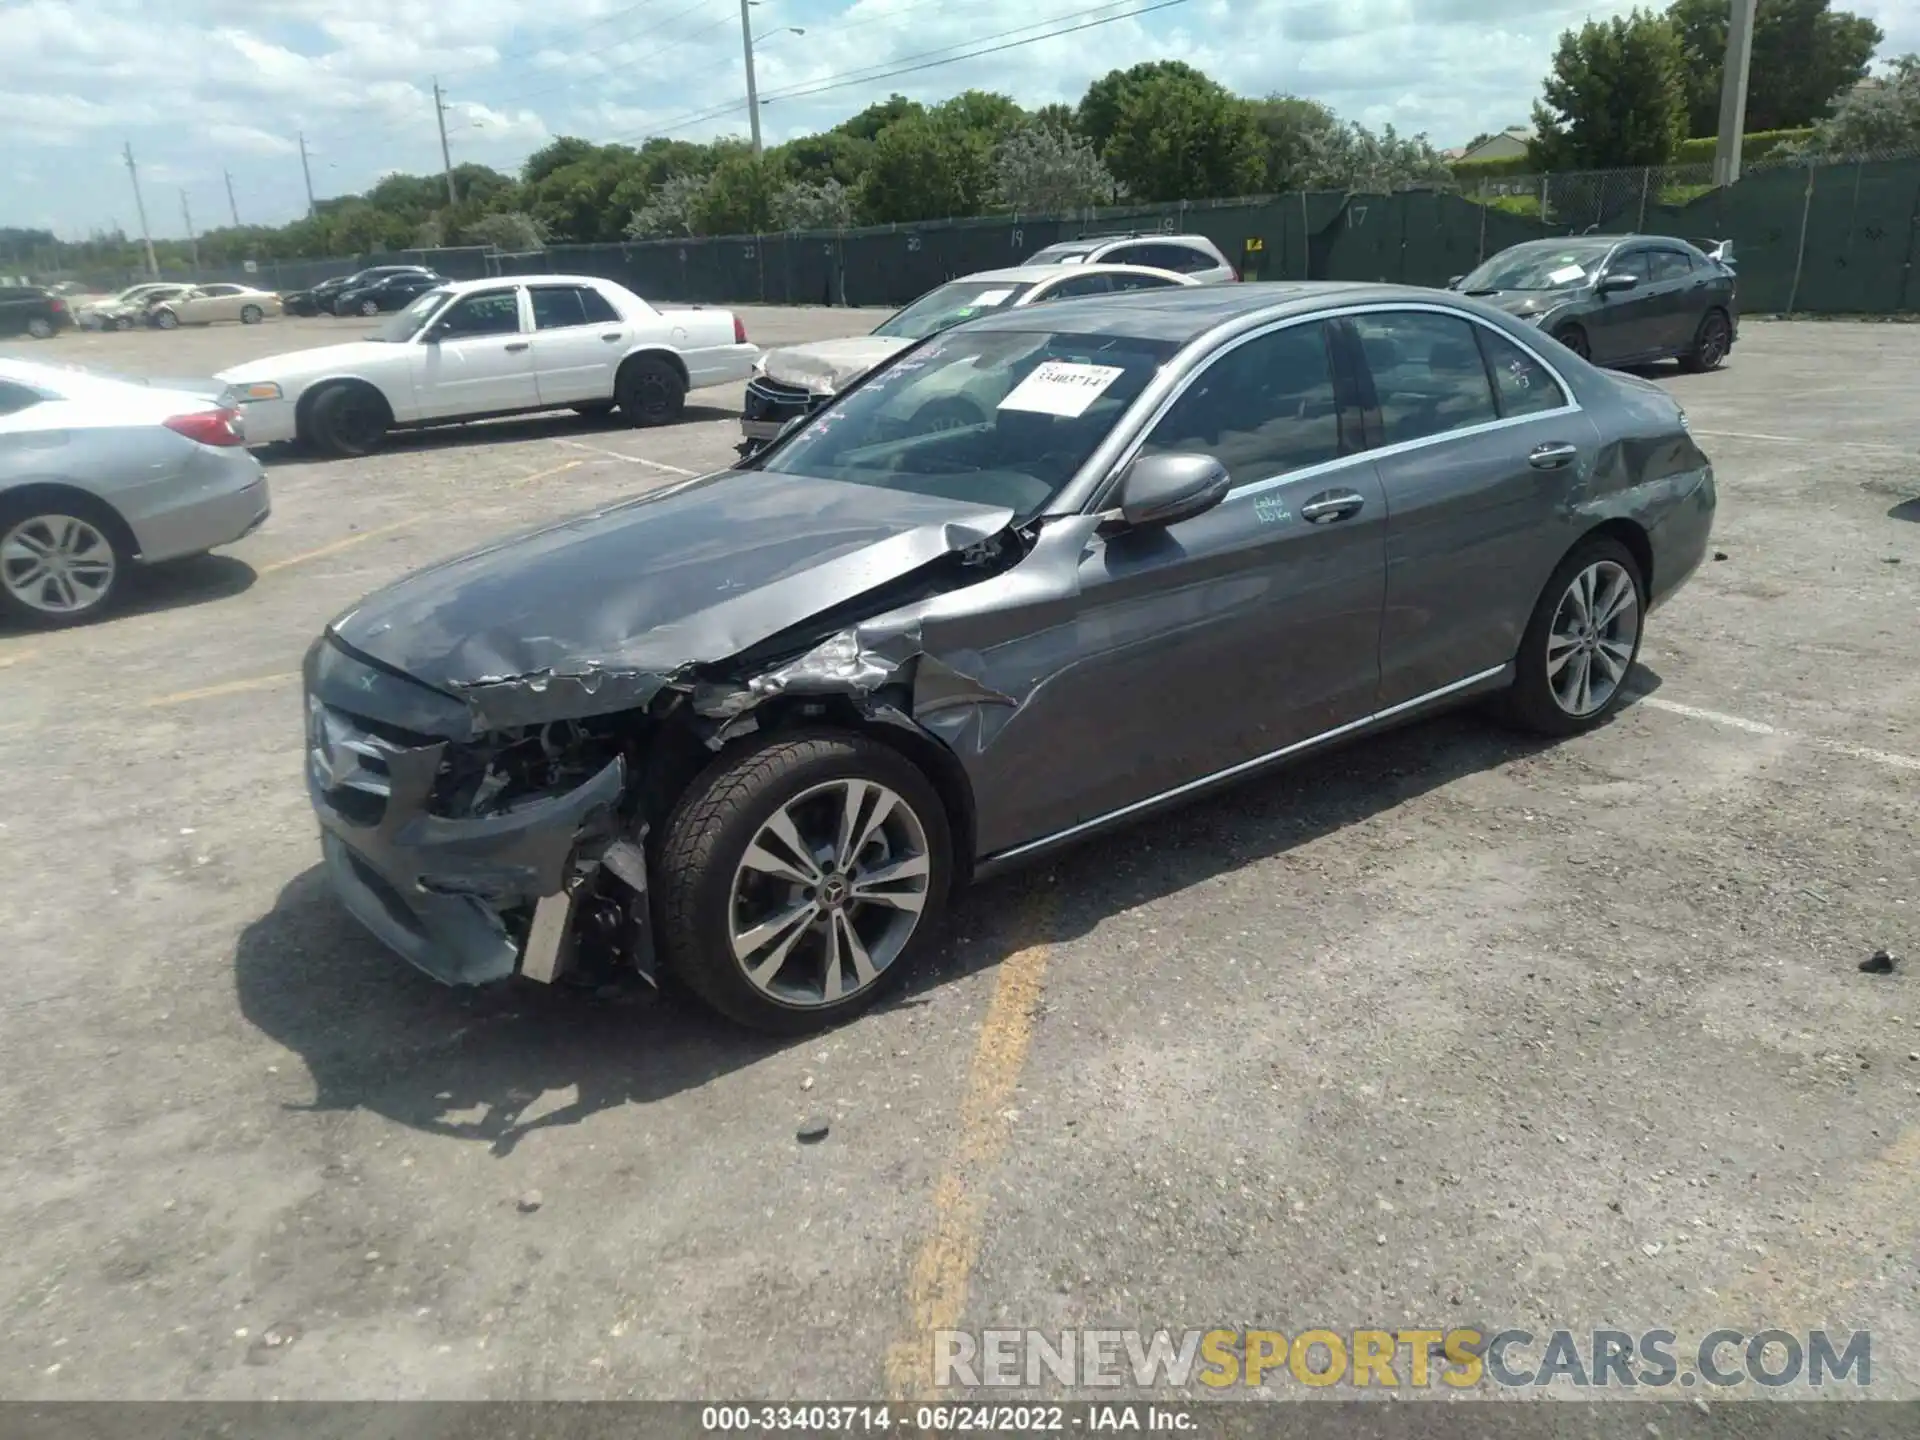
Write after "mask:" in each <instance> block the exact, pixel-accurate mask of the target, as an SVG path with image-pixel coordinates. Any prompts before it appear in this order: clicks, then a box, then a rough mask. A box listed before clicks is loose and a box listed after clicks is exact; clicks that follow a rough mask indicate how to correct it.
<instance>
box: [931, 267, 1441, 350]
mask: <svg viewBox="0 0 1920 1440" xmlns="http://www.w3.org/2000/svg"><path fill="white" fill-rule="evenodd" d="M1436 299H1438V300H1439V301H1441V303H1443V304H1453V303H1454V300H1453V297H1452V296H1451V295H1449V294H1448V293H1447V292H1445V291H1442V290H1428V289H1424V288H1422V287H1420V286H1417V285H1372V284H1364V283H1358V282H1354V281H1347V280H1296V281H1278V280H1268V281H1259V282H1249V283H1244V284H1238V285H1169V286H1167V287H1166V288H1165V289H1162V290H1130V291H1128V292H1127V293H1125V294H1123V295H1089V296H1078V297H1075V298H1074V299H1072V300H1058V301H1053V302H1051V303H1049V304H1047V305H1045V306H1036V307H1034V308H1033V309H1018V310H996V311H993V312H991V313H990V314H987V315H984V316H982V317H980V318H979V319H977V320H970V321H968V322H967V329H969V330H1031V329H1032V328H1033V327H1034V323H1035V321H1036V319H1038V318H1042V317H1051V316H1055V315H1061V314H1071V315H1072V317H1073V318H1072V321H1071V324H1072V327H1073V329H1074V331H1075V332H1076V333H1083V334H1095V335H1120V336H1126V337H1128V338H1131V339H1136V340H1171V341H1174V342H1175V343H1177V344H1181V345H1184V344H1186V343H1187V342H1188V341H1189V340H1193V339H1195V338H1196V337H1198V336H1201V335H1204V334H1206V333H1207V332H1208V331H1210V330H1214V329H1218V328H1219V327H1220V326H1222V325H1227V324H1230V323H1232V322H1233V321H1235V320H1238V319H1242V318H1244V317H1247V316H1253V315H1268V314H1270V315H1271V316H1272V317H1273V318H1276V319H1277V318H1281V317H1284V316H1287V315H1296V314H1297V315H1308V314H1312V313H1313V312H1314V311H1316V310H1323V309H1327V308H1329V307H1331V306H1334V305H1352V304H1362V303H1364V302H1366V301H1369V300H1399V301H1403V302H1411V301H1418V302H1420V303H1423V304H1425V303H1430V302H1433V301H1434V300H1436ZM1056 306H1060V307H1071V309H1070V310H1067V309H1056V308H1055V307H1056ZM1457 308H1461V309H1464V308H1465V307H1463V306H1461V307H1457ZM1049 328H1053V327H1051V326H1049ZM1061 328H1064V325H1063V326H1061Z"/></svg>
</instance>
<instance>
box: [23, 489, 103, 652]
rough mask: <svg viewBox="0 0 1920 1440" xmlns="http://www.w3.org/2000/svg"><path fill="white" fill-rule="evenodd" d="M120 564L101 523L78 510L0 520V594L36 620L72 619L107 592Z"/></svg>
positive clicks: (84, 614) (92, 609)
mask: <svg viewBox="0 0 1920 1440" xmlns="http://www.w3.org/2000/svg"><path fill="white" fill-rule="evenodd" d="M121 569H122V566H121V563H120V557H119V555H118V554H117V553H116V552H115V551H114V548H113V542H112V541H111V540H110V539H108V538H107V535H106V533H105V531H104V530H103V529H102V527H101V526H99V525H97V524H95V523H94V522H93V521H92V520H89V519H86V518H83V517H82V516H78V515H62V514H57V513H56V514H35V515H27V516H24V517H22V518H18V519H15V520H14V521H13V523H12V524H11V525H6V524H5V523H4V522H0V599H4V600H5V602H6V608H8V609H11V610H13V611H14V612H15V613H17V614H20V615H22V616H23V618H26V619H29V620H34V621H37V622H39V623H41V624H53V625H71V624H74V623H76V622H78V621H80V620H84V619H86V618H87V617H88V616H89V615H91V614H92V613H93V612H95V611H97V610H99V609H101V608H102V607H103V606H105V604H106V603H107V601H108V600H109V599H110V598H111V597H112V595H113V592H114V587H115V585H116V584H117V583H118V581H119V579H120V572H121Z"/></svg>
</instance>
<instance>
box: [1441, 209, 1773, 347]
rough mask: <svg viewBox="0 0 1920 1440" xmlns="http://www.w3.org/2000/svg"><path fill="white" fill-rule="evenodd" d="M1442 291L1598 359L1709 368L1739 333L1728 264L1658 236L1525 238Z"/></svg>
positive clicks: (1735, 290)
mask: <svg viewBox="0 0 1920 1440" xmlns="http://www.w3.org/2000/svg"><path fill="white" fill-rule="evenodd" d="M1449 288H1450V289H1454V290H1458V291H1459V292H1460V293H1462V294H1464V295H1469V296H1472V297H1473V298H1475V299H1478V300H1485V301H1486V302H1487V303H1488V304H1490V305H1494V306H1497V307H1498V308H1500V309H1502V310H1504V311H1506V312H1507V313H1508V314H1509V315H1514V316H1518V317H1519V318H1520V319H1522V320H1526V321H1528V322H1530V323H1532V324H1534V325H1537V326H1539V327H1540V329H1542V330H1544V331H1546V332H1547V334H1549V335H1551V336H1553V338H1554V339H1556V340H1558V341H1559V342H1560V343H1561V344H1563V345H1565V346H1566V347H1567V348H1568V349H1570V350H1572V351H1573V352H1574V353H1575V354H1577V355H1579V356H1580V357H1581V358H1583V359H1587V360H1591V361H1593V362H1594V363H1595V364H1597V365H1640V364H1647V363H1651V362H1653V361H1656V360H1678V361H1679V362H1680V363H1681V365H1682V366H1684V367H1685V368H1687V369H1689V370H1713V369H1716V368H1718V366H1719V365H1720V364H1721V362H1723V361H1724V360H1725V359H1726V358H1727V354H1728V352H1730V351H1731V350H1732V349H1733V343H1734V341H1735V340H1737V339H1738V338H1739V335H1740V304H1739V297H1738V286H1737V283H1736V281H1735V278H1734V273H1733V267H1732V266H1731V265H1729V264H1727V263H1724V262H1722V261H1720V260H1716V259H1714V258H1712V257H1710V256H1708V255H1706V254H1705V253H1703V252H1702V251H1701V250H1700V249H1699V248H1698V247H1696V246H1694V245H1691V244H1689V243H1688V242H1686V241H1685V240H1675V239H1671V238H1669V237H1667V236H1663V235H1576V236H1572V237H1570V238H1568V239H1564V240H1528V241H1526V242H1525V243H1523V244H1520V245H1512V246H1509V247H1508V248H1507V249H1505V250H1502V251H1501V252H1500V253H1499V254H1498V255H1495V256H1493V257H1492V258H1490V259H1489V260H1487V261H1486V263H1484V264H1483V265H1481V266H1480V267H1479V268H1477V269H1476V270H1474V271H1473V273H1472V274H1470V275H1463V276H1460V277H1458V278H1457V279H1455V280H1454V281H1453V283H1452V285H1451V286H1449Z"/></svg>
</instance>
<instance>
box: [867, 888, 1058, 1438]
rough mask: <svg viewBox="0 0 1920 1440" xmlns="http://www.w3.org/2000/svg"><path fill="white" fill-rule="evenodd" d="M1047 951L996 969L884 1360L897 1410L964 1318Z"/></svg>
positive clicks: (923, 1391)
mask: <svg viewBox="0 0 1920 1440" xmlns="http://www.w3.org/2000/svg"><path fill="white" fill-rule="evenodd" d="M1044 915H1045V906H1044V904H1036V905H1035V906H1033V907H1032V912H1031V914H1030V917H1029V922H1028V924H1027V925H1026V926H1025V927H1023V928H1025V929H1026V931H1027V933H1029V934H1039V933H1040V931H1041V922H1042V920H1043V918H1044ZM1047 952H1048V947H1047V945H1046V944H1045V943H1044V942H1041V941H1036V942H1035V943H1033V944H1031V945H1028V946H1025V947H1024V948H1022V949H1020V950H1016V951H1015V952H1014V953H1013V954H1012V955H1009V956H1008V957H1007V958H1006V959H1005V960H1003V961H1002V962H1001V963H1000V969H999V978H998V980H997V981H996V983H995V985H994V991H993V999H992V1001H991V1002H990V1003H989V1004H988V1006H987V1018H986V1020H985V1022H984V1023H983V1024H982V1025H981V1027H980V1039H979V1042H978V1043H977V1044H976V1045H975V1047H974V1052H973V1064H972V1067H971V1069H970V1070H969V1072H968V1075H967V1089H966V1094H965V1096H964V1097H963V1098H962V1100H961V1102H960V1139H959V1142H958V1144H957V1145H956V1146H955V1147H954V1153H953V1155H952V1157H951V1158H950V1159H949V1160H948V1162H947V1168H946V1170H945V1171H944V1172H943V1173H942V1175H941V1176H940V1181H939V1183H938V1184H937V1185H936V1186H935V1187H934V1191H933V1229H932V1232H931V1233H930V1234H929V1235H928V1236H927V1238H926V1240H925V1242H924V1243H923V1244H922V1245H921V1247H920V1250H919V1253H918V1255H916V1256H915V1258H914V1262H913V1270H912V1272H911V1274H910V1276H909V1278H908V1282H907V1307H908V1315H909V1319H908V1329H907V1333H906V1335H905V1336H903V1337H902V1338H901V1339H900V1340H899V1341H898V1342H896V1343H895V1344H894V1345H893V1346H892V1347H891V1348H890V1349H889V1350H888V1352H887V1393H888V1395H889V1396H890V1397H891V1398H892V1399H894V1400H896V1401H910V1400H931V1399H934V1398H935V1396H934V1392H933V1334H934V1332H935V1331H936V1330H952V1329H956V1328H957V1327H958V1326H959V1323H960V1319H961V1317H962V1315H963V1314H964V1313H965V1311H966V1306H967V1289H968V1286H969V1285H970V1284H971V1283H972V1278H973V1264H974V1260H975V1258H976V1257H977V1256H978V1255H979V1253H980V1222H981V1219H982V1216H983V1213H984V1211H985V1208H986V1200H985V1197H984V1195H983V1193H982V1191H983V1188H984V1186H985V1184H986V1182H987V1181H988V1179H989V1178H990V1177H991V1174H992V1171H993V1168H994V1166H995V1165H996V1164H997V1163H998V1162H999V1159H1000V1156H1001V1153H1002V1152H1003V1151H1004V1150H1005V1149H1006V1144H1007V1133H1008V1131H1009V1130H1010V1129H1011V1127H1012V1122H1011V1121H1010V1120H1009V1119H1008V1118H1007V1113H1006V1112H1007V1108H1008V1104H1009V1102H1010V1101H1011V1100H1012V1098H1013V1091H1014V1087H1015V1086H1016V1085H1017V1084H1019V1082H1020V1072H1021V1070H1022V1069H1023V1068H1024V1067H1025V1065H1026V1061H1027V1049H1028V1047H1029V1046H1030V1045H1031V1044H1032V1041H1033V1018H1034V1013H1035V1011H1036V1009H1037V1008H1038V1006H1039V1003H1040V986H1041V981H1042V980H1043V979H1044V978H1045V976H1046V973H1047Z"/></svg>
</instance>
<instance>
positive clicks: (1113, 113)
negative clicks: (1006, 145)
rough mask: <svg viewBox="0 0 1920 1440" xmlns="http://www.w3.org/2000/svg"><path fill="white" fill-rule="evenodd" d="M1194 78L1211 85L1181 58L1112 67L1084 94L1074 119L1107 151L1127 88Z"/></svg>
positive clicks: (1095, 142) (1099, 148)
mask: <svg viewBox="0 0 1920 1440" xmlns="http://www.w3.org/2000/svg"><path fill="white" fill-rule="evenodd" d="M1170 79H1171V80H1193V81H1198V82H1200V83H1202V84H1206V85H1211V84H1213V81H1212V80H1210V79H1208V78H1207V76H1206V75H1204V74H1202V73H1201V72H1200V71H1198V70H1196V69H1194V68H1193V66H1191V65H1189V64H1187V63H1186V62H1185V61H1182V60H1143V61H1141V62H1140V63H1139V64H1138V65H1134V66H1132V67H1130V68H1128V69H1125V70H1109V71H1108V72H1107V73H1106V74H1105V75H1102V76H1101V77H1100V78H1099V79H1098V80H1096V81H1094V82H1093V84H1091V85H1089V86H1088V87H1087V93H1086V94H1085V95H1084V96H1082V97H1081V100H1080V108H1079V109H1078V110H1077V111H1076V112H1075V122H1076V124H1077V126H1078V128H1079V131H1080V133H1081V134H1082V135H1084V136H1086V137H1087V138H1088V139H1089V140H1091V141H1092V142H1093V144H1094V148H1095V149H1097V150H1100V151H1103V152H1104V151H1105V149H1106V146H1107V142H1108V141H1109V140H1111V139H1112V138H1113V132H1114V131H1115V130H1117V129H1118V128H1119V126H1120V108H1121V103H1122V101H1124V100H1125V98H1126V96H1127V92H1128V91H1130V90H1132V89H1133V88H1135V87H1136V86H1140V85H1144V84H1147V83H1148V82H1150V81H1158V80H1170Z"/></svg>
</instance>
